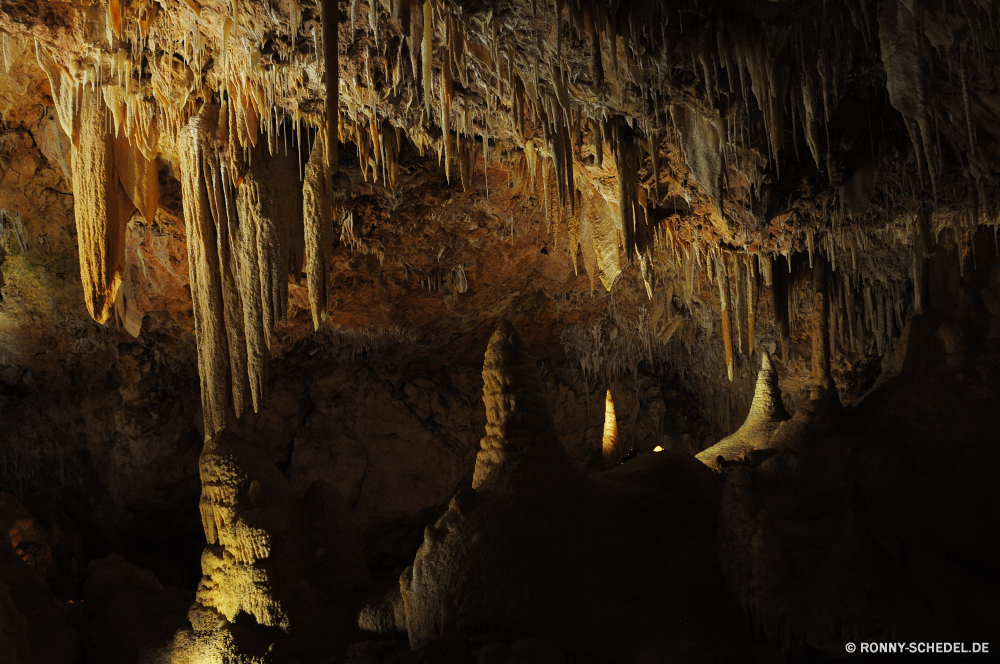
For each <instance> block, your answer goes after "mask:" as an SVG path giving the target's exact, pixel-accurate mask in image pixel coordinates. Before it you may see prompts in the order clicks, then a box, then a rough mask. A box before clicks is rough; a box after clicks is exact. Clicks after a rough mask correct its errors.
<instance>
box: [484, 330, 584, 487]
mask: <svg viewBox="0 0 1000 664" xmlns="http://www.w3.org/2000/svg"><path fill="white" fill-rule="evenodd" d="M483 381H484V383H485V384H484V386H483V401H484V402H485V403H486V436H485V437H484V438H483V439H482V441H480V445H481V448H482V449H481V450H480V452H479V454H478V455H477V456H476V469H475V473H474V475H473V478H472V488H474V489H476V490H477V491H486V490H492V491H499V492H502V491H505V490H507V489H509V488H510V486H511V484H512V483H513V482H516V481H517V475H518V473H528V474H530V473H531V472H533V471H534V470H536V469H539V468H541V469H545V468H546V466H547V464H550V463H564V462H565V459H566V452H565V450H564V449H563V447H562V445H561V444H560V443H559V440H558V438H556V437H555V435H554V434H553V432H552V431H553V430H552V426H553V424H552V414H551V413H550V412H549V407H548V403H547V402H546V399H545V390H544V388H543V386H542V379H541V376H540V375H539V373H538V367H537V366H536V364H535V360H534V359H533V358H532V357H531V355H530V354H529V352H528V349H527V347H526V345H525V343H524V340H523V339H522V338H521V333H520V332H518V331H517V329H516V328H515V327H514V326H513V325H512V324H511V323H510V322H509V321H506V320H505V321H502V322H501V323H500V325H498V326H497V329H496V332H494V333H493V336H492V337H491V338H490V343H489V346H488V347H487V349H486V359H485V361H484V363H483Z"/></svg>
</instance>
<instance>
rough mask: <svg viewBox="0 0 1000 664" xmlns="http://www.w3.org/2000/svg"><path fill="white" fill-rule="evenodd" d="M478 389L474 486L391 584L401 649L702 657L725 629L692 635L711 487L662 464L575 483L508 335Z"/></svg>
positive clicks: (515, 340)
mask: <svg viewBox="0 0 1000 664" xmlns="http://www.w3.org/2000/svg"><path fill="white" fill-rule="evenodd" d="M483 378H484V381H485V387H484V390H483V400H484V402H485V403H486V412H487V417H488V424H487V436H486V437H485V438H484V439H483V441H482V449H481V450H480V452H479V455H478V456H477V459H476V474H475V478H474V480H473V486H472V488H471V489H466V490H463V491H460V492H459V493H458V494H456V496H455V497H454V498H453V499H452V501H451V503H450V504H449V508H448V511H447V512H446V513H445V514H444V515H443V516H442V517H441V518H440V519H439V520H438V521H437V523H436V524H434V525H429V526H427V529H426V530H425V533H424V542H423V545H422V546H421V547H420V550H419V551H418V552H417V555H416V558H415V560H414V562H413V565H412V566H411V567H409V568H407V569H406V570H405V571H404V572H403V575H402V577H401V579H400V584H401V591H402V599H403V606H404V610H405V618H406V628H407V632H408V634H409V638H410V643H411V646H413V647H418V646H420V645H421V644H423V643H424V642H426V641H428V640H430V639H432V638H433V637H434V636H436V635H439V634H443V633H447V632H456V631H457V632H460V633H467V634H477V633H496V634H500V635H503V636H509V637H515V636H537V637H541V638H545V639H547V640H549V641H551V642H552V643H554V644H555V645H556V646H557V647H560V648H564V649H569V650H571V651H573V652H579V653H581V654H586V655H591V656H603V657H611V656H622V655H624V654H626V653H631V654H636V653H640V652H642V651H644V650H647V649H654V650H655V649H656V648H657V647H658V646H660V645H662V644H664V643H668V642H669V643H672V644H674V647H676V648H678V649H679V650H680V651H682V652H686V653H688V654H689V655H690V656H691V657H692V659H693V660H698V659H700V658H703V657H707V656H708V654H707V653H708V651H707V650H706V641H705V640H704V639H707V638H710V636H709V635H710V634H712V633H713V631H714V630H715V629H716V628H718V627H721V625H723V624H724V623H725V620H721V621H719V622H717V623H716V624H715V625H711V624H709V623H706V622H704V619H705V618H706V617H707V616H705V615H704V614H702V613H701V611H702V608H703V607H700V606H698V602H697V601H692V599H691V595H690V594H689V593H690V592H691V591H693V587H691V586H689V584H690V583H692V582H693V580H694V579H695V578H697V579H698V583H705V584H706V585H705V586H704V588H705V591H706V592H707V593H711V592H712V590H711V588H712V587H713V581H712V571H711V568H712V565H711V564H710V563H707V561H703V563H704V564H703V563H699V555H700V554H699V552H706V551H707V549H708V548H710V546H711V545H710V540H711V537H712V535H711V533H712V532H713V525H712V523H713V521H714V517H713V514H714V510H715V501H716V500H717V495H718V494H717V491H718V485H717V483H716V480H715V479H714V478H713V477H712V474H711V473H710V472H709V471H708V470H707V469H705V468H704V467H702V466H700V465H699V464H697V463H696V462H694V461H693V460H692V459H690V458H687V457H684V456H682V455H674V454H671V453H659V454H650V455H649V456H648V457H647V459H648V461H647V462H644V463H639V462H634V463H633V464H631V467H630V465H626V466H622V467H621V470H620V471H616V472H612V473H608V474H606V475H605V476H602V477H601V478H600V479H599V480H597V481H594V480H592V479H588V478H586V477H584V476H583V475H581V474H579V472H578V471H576V470H574V469H573V468H572V467H571V466H570V465H569V463H568V460H567V458H566V456H565V453H564V452H563V450H562V448H561V446H560V445H559V444H558V441H557V439H556V437H555V435H554V432H553V431H552V424H551V415H550V414H549V409H548V405H547V404H546V400H545V396H544V394H543V392H542V391H541V389H540V385H541V381H540V377H539V374H538V370H537V369H536V368H535V365H534V361H533V360H532V358H531V355H530V354H529V353H528V351H527V348H526V347H525V344H524V341H523V339H522V337H521V335H520V334H519V333H518V332H517V330H516V329H515V328H514V327H513V325H511V324H510V323H509V322H506V321H504V322H502V323H501V324H500V325H499V326H498V328H497V331H496V332H495V333H494V335H493V337H492V338H491V340H490V345H489V348H488V349H487V353H486V361H485V363H484V365H483ZM653 523H656V524H658V525H657V527H655V528H651V526H652V524H653ZM640 580H642V581H640ZM643 586H645V587H643ZM640 587H643V589H642V590H638V589H639V588H640ZM628 589H632V590H628ZM636 591H638V592H636ZM654 625H656V626H657V627H655V628H654V627H653V626H654Z"/></svg>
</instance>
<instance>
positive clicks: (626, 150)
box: [610, 116, 652, 262]
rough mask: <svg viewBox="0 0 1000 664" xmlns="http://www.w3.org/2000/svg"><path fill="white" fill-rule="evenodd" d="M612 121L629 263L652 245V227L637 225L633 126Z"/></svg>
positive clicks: (636, 171)
mask: <svg viewBox="0 0 1000 664" xmlns="http://www.w3.org/2000/svg"><path fill="white" fill-rule="evenodd" d="M611 122H612V124H611V132H610V133H611V134H612V135H613V137H614V145H613V151H614V156H615V168H616V170H617V171H618V194H619V201H620V204H621V215H622V216H621V221H622V223H621V227H622V229H623V231H624V234H625V256H626V258H627V259H628V261H629V262H631V261H632V260H633V259H634V258H635V257H636V256H637V255H638V256H641V255H642V254H643V253H644V252H645V250H646V248H647V247H648V246H650V245H651V240H652V237H651V229H650V228H648V225H647V224H641V225H640V224H637V223H636V215H635V210H636V209H637V208H638V207H639V203H638V193H637V191H636V190H637V188H638V169H639V155H638V150H637V148H636V144H635V138H634V134H633V132H632V129H631V128H629V126H628V125H627V124H626V122H625V119H624V118H622V117H620V116H618V117H615V118H614V119H613V120H612V121H611Z"/></svg>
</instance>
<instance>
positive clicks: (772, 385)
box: [695, 352, 788, 468]
mask: <svg viewBox="0 0 1000 664" xmlns="http://www.w3.org/2000/svg"><path fill="white" fill-rule="evenodd" d="M760 358H761V359H760V372H759V373H758V374H757V387H756V389H755V390H754V393H753V402H752V403H751V404H750V412H749V413H748V414H747V419H746V421H745V422H743V425H742V426H741V427H740V428H739V429H738V430H737V431H736V432H735V433H734V434H732V435H730V436H726V437H725V438H723V439H722V440H721V441H719V442H718V443H716V444H715V445H712V446H711V447H709V448H708V449H705V450H702V451H701V452H699V453H698V454H697V455H695V456H696V458H697V459H699V460H701V461H702V462H704V463H706V464H708V465H710V466H712V467H714V468H719V467H721V466H725V465H730V464H733V463H753V462H754V457H755V456H756V457H758V458H757V463H759V462H760V461H762V460H763V458H766V456H767V454H768V452H767V449H768V447H769V443H770V440H771V435H772V434H773V433H774V431H775V429H777V428H778V426H779V425H781V423H782V422H784V421H785V420H787V419H788V413H787V412H786V411H785V406H784V404H783V403H782V402H781V388H780V387H778V372H777V371H775V370H774V365H773V364H771V356H770V355H768V354H767V352H763V353H761V356H760Z"/></svg>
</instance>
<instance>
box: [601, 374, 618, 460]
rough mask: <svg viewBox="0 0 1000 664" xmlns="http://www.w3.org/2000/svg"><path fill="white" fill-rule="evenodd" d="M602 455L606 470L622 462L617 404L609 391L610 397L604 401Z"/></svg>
mask: <svg viewBox="0 0 1000 664" xmlns="http://www.w3.org/2000/svg"><path fill="white" fill-rule="evenodd" d="M601 453H602V455H603V457H604V467H605V468H613V467H614V466H617V465H618V464H620V463H621V462H622V455H621V450H620V449H619V447H618V419H617V418H616V417H615V402H614V400H613V399H612V398H611V390H608V395H607V397H605V399H604V436H603V437H602V440H601Z"/></svg>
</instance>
